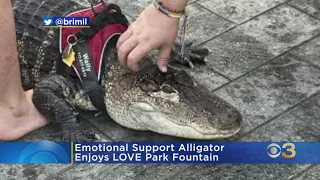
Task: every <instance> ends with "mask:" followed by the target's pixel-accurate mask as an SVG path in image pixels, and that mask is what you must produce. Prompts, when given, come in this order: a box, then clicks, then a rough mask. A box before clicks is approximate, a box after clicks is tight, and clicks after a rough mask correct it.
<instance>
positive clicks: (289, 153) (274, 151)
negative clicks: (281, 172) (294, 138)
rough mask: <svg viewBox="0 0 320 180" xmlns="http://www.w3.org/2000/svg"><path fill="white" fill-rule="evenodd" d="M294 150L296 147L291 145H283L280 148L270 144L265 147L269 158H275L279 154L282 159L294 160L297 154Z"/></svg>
mask: <svg viewBox="0 0 320 180" xmlns="http://www.w3.org/2000/svg"><path fill="white" fill-rule="evenodd" d="M295 148H296V146H295V145H294V144H293V143H284V144H283V145H282V147H280V146H279V145H278V144H276V143H271V144H269V146H268V147H267V154H268V156H269V157H271V158H277V157H279V156H280V154H281V156H282V157H284V158H286V159H290V158H294V157H295V156H296V154H297V152H296V149H295Z"/></svg>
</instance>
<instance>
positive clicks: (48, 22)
mask: <svg viewBox="0 0 320 180" xmlns="http://www.w3.org/2000/svg"><path fill="white" fill-rule="evenodd" d="M51 23H52V19H51V18H50V17H44V18H43V25H44V26H50V25H51Z"/></svg>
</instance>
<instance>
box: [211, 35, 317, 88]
mask: <svg viewBox="0 0 320 180" xmlns="http://www.w3.org/2000/svg"><path fill="white" fill-rule="evenodd" d="M319 36H320V33H319V34H317V35H315V36H313V37H311V38H309V39H307V40H305V41H303V42H302V43H300V44H298V45H296V46H292V47H291V48H289V49H287V50H286V51H284V52H283V53H280V54H278V55H276V56H275V57H273V58H271V59H270V60H267V61H266V62H264V63H262V64H260V65H259V66H256V67H254V68H252V69H251V70H249V71H247V72H246V73H243V74H242V75H240V76H238V77H236V78H234V79H232V81H230V82H227V83H225V84H223V85H222V86H220V87H218V88H216V89H215V90H214V91H213V92H215V91H218V90H220V89H221V88H223V87H225V86H227V85H229V84H231V83H233V82H235V81H237V80H239V79H241V78H242V77H244V76H246V75H248V74H251V73H253V72H255V71H257V70H258V69H260V68H262V67H263V66H265V65H267V64H269V63H271V62H273V61H275V60H277V59H278V58H279V57H281V56H284V55H285V54H289V52H290V51H292V50H294V49H296V48H298V47H300V46H301V45H303V44H305V43H307V42H310V41H312V40H313V39H316V38H317V37H319Z"/></svg>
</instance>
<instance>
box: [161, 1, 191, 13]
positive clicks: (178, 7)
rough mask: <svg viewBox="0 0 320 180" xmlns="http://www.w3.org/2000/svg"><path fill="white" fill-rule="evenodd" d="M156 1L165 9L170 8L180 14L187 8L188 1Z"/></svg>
mask: <svg viewBox="0 0 320 180" xmlns="http://www.w3.org/2000/svg"><path fill="white" fill-rule="evenodd" d="M157 1H158V2H159V3H162V4H163V5H164V6H165V7H167V8H170V9H172V10H174V11H177V12H182V11H184V9H185V7H186V6H187V4H188V1H189V0H157Z"/></svg>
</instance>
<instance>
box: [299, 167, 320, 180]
mask: <svg viewBox="0 0 320 180" xmlns="http://www.w3.org/2000/svg"><path fill="white" fill-rule="evenodd" d="M319 177H320V165H317V166H315V167H313V168H312V169H310V170H309V171H307V172H306V173H304V174H302V175H301V176H299V177H297V178H294V180H305V179H308V180H318V179H319Z"/></svg>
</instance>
